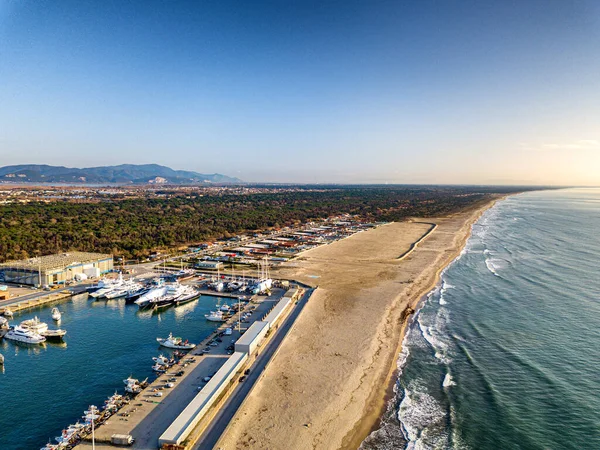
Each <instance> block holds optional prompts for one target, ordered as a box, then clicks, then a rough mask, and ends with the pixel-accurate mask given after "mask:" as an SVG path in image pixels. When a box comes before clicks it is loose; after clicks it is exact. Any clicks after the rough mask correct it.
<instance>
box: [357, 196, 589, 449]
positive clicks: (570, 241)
mask: <svg viewBox="0 0 600 450" xmlns="http://www.w3.org/2000/svg"><path fill="white" fill-rule="evenodd" d="M398 367H399V377H398V380H397V383H396V385H395V396H394V398H393V399H392V400H391V401H390V403H389V405H388V410H387V412H386V414H385V415H384V417H383V418H382V422H381V426H380V428H379V430H377V431H375V432H373V433H372V434H371V435H370V436H369V437H368V438H367V440H366V441H365V442H364V443H363V445H362V448H363V449H397V448H407V449H415V450H416V449H473V450H475V449H482V450H487V449H489V450H498V449H540V450H542V449H544V450H546V449H561V450H563V449H578V450H581V449H600V190H599V189H569V190H556V191H541V192H530V193H525V194H520V195H515V196H512V197H509V198H508V199H506V200H503V201H501V202H499V203H497V204H496V206H495V207H493V208H491V209H490V210H488V211H487V212H486V213H484V215H483V216H482V217H481V219H480V220H479V221H478V222H477V223H476V224H475V225H474V226H473V230H472V236H471V238H470V239H469V241H468V243H467V245H466V247H465V249H464V251H463V253H462V254H461V256H460V257H459V258H458V259H457V260H455V261H454V263H452V264H451V265H450V266H449V267H448V268H447V270H446V271H445V272H444V273H443V275H442V279H441V283H440V285H439V286H438V287H437V288H436V289H435V290H434V291H433V292H431V293H430V294H429V295H428V297H427V299H426V300H425V302H424V303H423V306H422V308H421V310H420V311H419V312H418V314H417V315H416V317H415V318H414V320H413V322H412V324H411V325H410V327H409V329H408V333H407V335H406V337H405V341H404V345H403V350H402V354H401V355H400V358H399V359H398Z"/></svg>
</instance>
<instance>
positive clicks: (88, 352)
mask: <svg viewBox="0 0 600 450" xmlns="http://www.w3.org/2000/svg"><path fill="white" fill-rule="evenodd" d="M86 297H87V296H83V297H79V298H78V299H73V300H70V301H67V302H64V303H61V304H59V305H51V306H48V307H42V308H38V309H36V310H30V311H26V312H23V313H22V314H15V318H14V319H12V320H11V321H10V323H11V325H15V324H18V323H20V322H21V321H23V320H25V319H29V318H32V317H34V316H37V317H39V318H40V320H41V321H43V322H46V323H47V324H48V325H49V327H50V328H57V325H56V323H55V322H54V321H53V320H52V318H51V312H50V311H51V309H52V307H53V306H58V308H59V310H60V311H61V312H62V320H61V322H60V325H59V327H60V328H62V329H65V330H67V335H66V336H65V343H64V344H52V343H46V344H45V345H43V346H40V345H23V344H18V343H15V342H13V341H9V340H6V339H2V340H1V341H0V353H2V354H3V355H4V357H5V363H4V371H2V370H1V369H0V449H2V450H29V449H32V450H36V449H39V448H40V447H43V445H44V444H45V443H46V442H48V439H49V438H50V439H51V440H52V442H53V443H56V441H55V440H54V437H56V436H60V432H61V430H62V429H63V428H66V427H67V426H68V425H69V424H71V423H75V422H76V421H77V420H79V421H81V422H83V419H82V417H81V416H83V411H84V410H87V409H88V406H90V405H92V404H93V405H96V406H102V405H103V404H104V400H105V399H106V398H107V397H109V396H110V395H112V394H113V393H114V392H115V390H117V391H119V392H120V393H123V388H124V386H125V385H124V384H123V380H124V379H125V378H127V377H128V376H130V375H132V376H133V377H134V378H137V379H139V380H140V381H141V380H143V379H145V378H146V377H148V378H149V381H151V380H153V379H154V378H155V375H154V374H153V372H152V365H153V364H154V363H153V361H152V357H153V356H158V355H159V353H163V354H165V355H171V352H170V351H169V350H168V349H165V348H163V347H159V346H158V343H157V341H156V338H157V337H167V336H168V335H169V333H170V332H173V335H175V336H180V337H183V338H184V339H188V340H189V341H190V342H194V343H199V342H200V341H202V340H203V339H204V338H205V337H207V336H208V335H209V334H210V333H211V332H212V331H213V330H214V329H215V328H216V327H217V326H219V324H217V323H215V322H208V321H206V320H205V318H204V314H207V313H208V312H209V311H210V310H211V309H213V310H214V309H215V305H216V304H217V302H218V299H217V298H215V297H208V296H202V297H201V298H200V299H198V300H194V301H193V302H190V303H187V304H184V305H181V306H177V307H173V308H169V309H167V310H165V311H164V312H162V313H159V314H153V313H152V312H151V311H149V312H140V311H139V310H138V307H137V306H136V305H134V304H132V305H126V304H125V301H124V300H108V301H105V300H102V301H94V300H93V299H90V298H86Z"/></svg>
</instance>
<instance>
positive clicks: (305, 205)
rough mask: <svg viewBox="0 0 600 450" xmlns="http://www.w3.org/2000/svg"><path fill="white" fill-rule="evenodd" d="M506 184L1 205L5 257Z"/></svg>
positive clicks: (424, 213) (461, 196)
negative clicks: (471, 186)
mask: <svg viewBox="0 0 600 450" xmlns="http://www.w3.org/2000/svg"><path fill="white" fill-rule="evenodd" d="M509 191H510V190H506V189H497V190H494V189H491V188H481V187H479V188H475V187H473V188H468V187H462V188H460V187H385V186H380V187H346V188H340V187H335V188H323V189H321V190H320V191H318V192H315V191H312V190H306V191H299V192H282V193H270V194H253V195H223V196H202V195H199V194H197V195H194V194H192V195H189V194H188V195H185V196H183V195H182V196H175V197H172V198H168V199H143V198H142V199H132V200H122V201H103V202H94V203H93V202H90V203H73V202H67V201H64V202H52V203H35V202H32V203H28V204H17V203H15V204H7V205H3V206H1V207H0V261H6V260H10V259H20V258H27V257H32V256H37V255H44V254H49V253H57V252H63V251H72V250H82V251H96V252H107V253H112V254H114V255H120V256H123V257H125V258H141V257H143V256H146V255H148V254H149V253H150V252H151V251H152V250H155V249H161V248H167V247H173V246H179V245H184V244H192V243H199V242H202V241H207V240H213V239H217V238H226V237H230V236H232V235H234V234H237V233H240V232H243V231H255V230H264V229H268V228H279V227H282V226H287V225H297V224H299V223H302V222H306V221H309V220H310V219H319V218H326V217H329V216H332V215H337V214H343V213H350V214H359V215H361V216H362V217H364V218H366V219H368V220H373V221H399V220H403V219H405V218H407V217H411V216H420V217H428V216H429V217H432V216H439V215H444V214H448V213H451V212H454V211H458V210H460V209H463V208H466V207H469V206H472V205H474V204H476V203H478V202H481V201H484V200H485V199H487V198H488V197H489V195H490V194H492V193H494V192H509Z"/></svg>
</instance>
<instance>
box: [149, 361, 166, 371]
mask: <svg viewBox="0 0 600 450" xmlns="http://www.w3.org/2000/svg"><path fill="white" fill-rule="evenodd" d="M152 370H154V371H155V372H157V373H165V372H166V371H167V366H163V365H161V364H158V363H157V364H154V365H153V366H152Z"/></svg>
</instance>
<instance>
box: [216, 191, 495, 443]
mask: <svg viewBox="0 0 600 450" xmlns="http://www.w3.org/2000/svg"><path fill="white" fill-rule="evenodd" d="M505 197H506V196H494V197H493V198H488V199H487V200H486V201H485V202H479V203H478V204H476V205H473V206H472V207H471V208H469V209H468V210H465V211H461V212H459V213H455V214H452V215H450V216H447V217H443V218H432V219H426V220H423V219H420V218H414V219H413V220H412V221H406V222H396V223H391V224H389V225H388V226H384V227H379V228H377V229H374V230H372V231H369V232H367V233H359V234H357V235H355V236H352V237H350V238H348V239H345V240H343V241H339V242H336V243H334V244H332V245H330V246H325V247H323V248H320V249H313V251H312V252H310V254H309V255H306V257H305V258H304V259H303V260H302V261H295V263H296V264H294V266H292V267H288V268H283V270H281V271H280V273H278V274H277V275H275V276H280V275H281V276H284V277H293V278H295V279H297V280H301V281H303V280H304V279H306V280H307V281H309V282H310V281H311V280H312V277H313V276H314V274H317V275H319V277H320V279H319V291H318V292H317V293H316V295H315V296H314V298H313V299H311V302H310V304H309V305H307V308H306V309H305V311H304V312H303V314H302V316H301V317H299V318H298V321H297V323H296V327H295V329H294V330H293V331H292V332H291V333H290V336H288V338H286V341H285V342H284V343H283V344H282V346H281V348H280V351H279V354H278V356H277V357H276V358H274V360H273V361H272V362H271V365H270V366H269V367H268V368H267V370H266V371H265V373H264V374H263V375H262V377H263V378H262V380H261V383H259V385H257V386H255V390H254V392H253V393H252V394H251V395H250V396H249V397H248V398H247V400H246V402H245V404H244V405H243V406H242V407H241V408H240V409H239V410H238V412H237V413H236V416H235V417H234V418H233V419H232V420H231V422H230V424H229V426H228V427H227V429H226V430H225V432H224V433H223V436H222V437H221V439H220V440H219V443H218V444H217V447H220V448H222V449H224V450H225V449H234V448H235V449H244V448H264V449H270V448H282V447H284V446H285V448H289V449H304V448H311V447H312V448H319V449H321V448H327V449H330V448H331V449H346V448H352V449H355V448H358V447H359V446H360V445H361V444H362V442H363V441H364V440H365V438H366V437H367V436H368V435H369V434H370V433H371V432H372V431H374V430H375V429H377V428H378V427H379V423H380V419H381V418H382V415H383V413H384V412H385V411H386V407H387V405H388V404H389V400H390V396H391V394H390V393H392V394H393V386H394V384H395V382H394V381H395V378H394V375H395V374H397V371H398V358H399V355H400V353H401V350H402V344H403V341H404V337H405V335H406V330H407V325H408V323H409V322H410V320H412V318H413V317H414V312H415V310H418V308H419V307H420V304H421V302H422V301H423V300H424V299H425V298H426V296H427V294H428V293H429V292H431V290H432V289H434V288H435V287H436V286H437V285H438V284H439V280H440V276H441V273H442V272H443V271H444V270H445V269H446V268H447V267H448V266H449V265H450V264H451V263H452V261H454V260H455V259H456V258H457V257H458V255H460V253H461V252H462V251H463V249H464V246H465V244H466V242H467V240H468V238H469V237H470V235H471V230H472V225H473V224H474V223H475V222H476V221H477V220H478V219H479V218H480V217H481V215H482V214H483V213H484V212H485V211H487V210H488V209H489V208H491V207H492V206H493V205H495V204H496V202H497V201H498V200H500V199H502V198H505ZM433 224H435V225H436V226H435V227H433V226H432V225H433ZM416 243H418V246H417V245H415V244H416ZM312 281H313V282H314V280H312Z"/></svg>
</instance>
